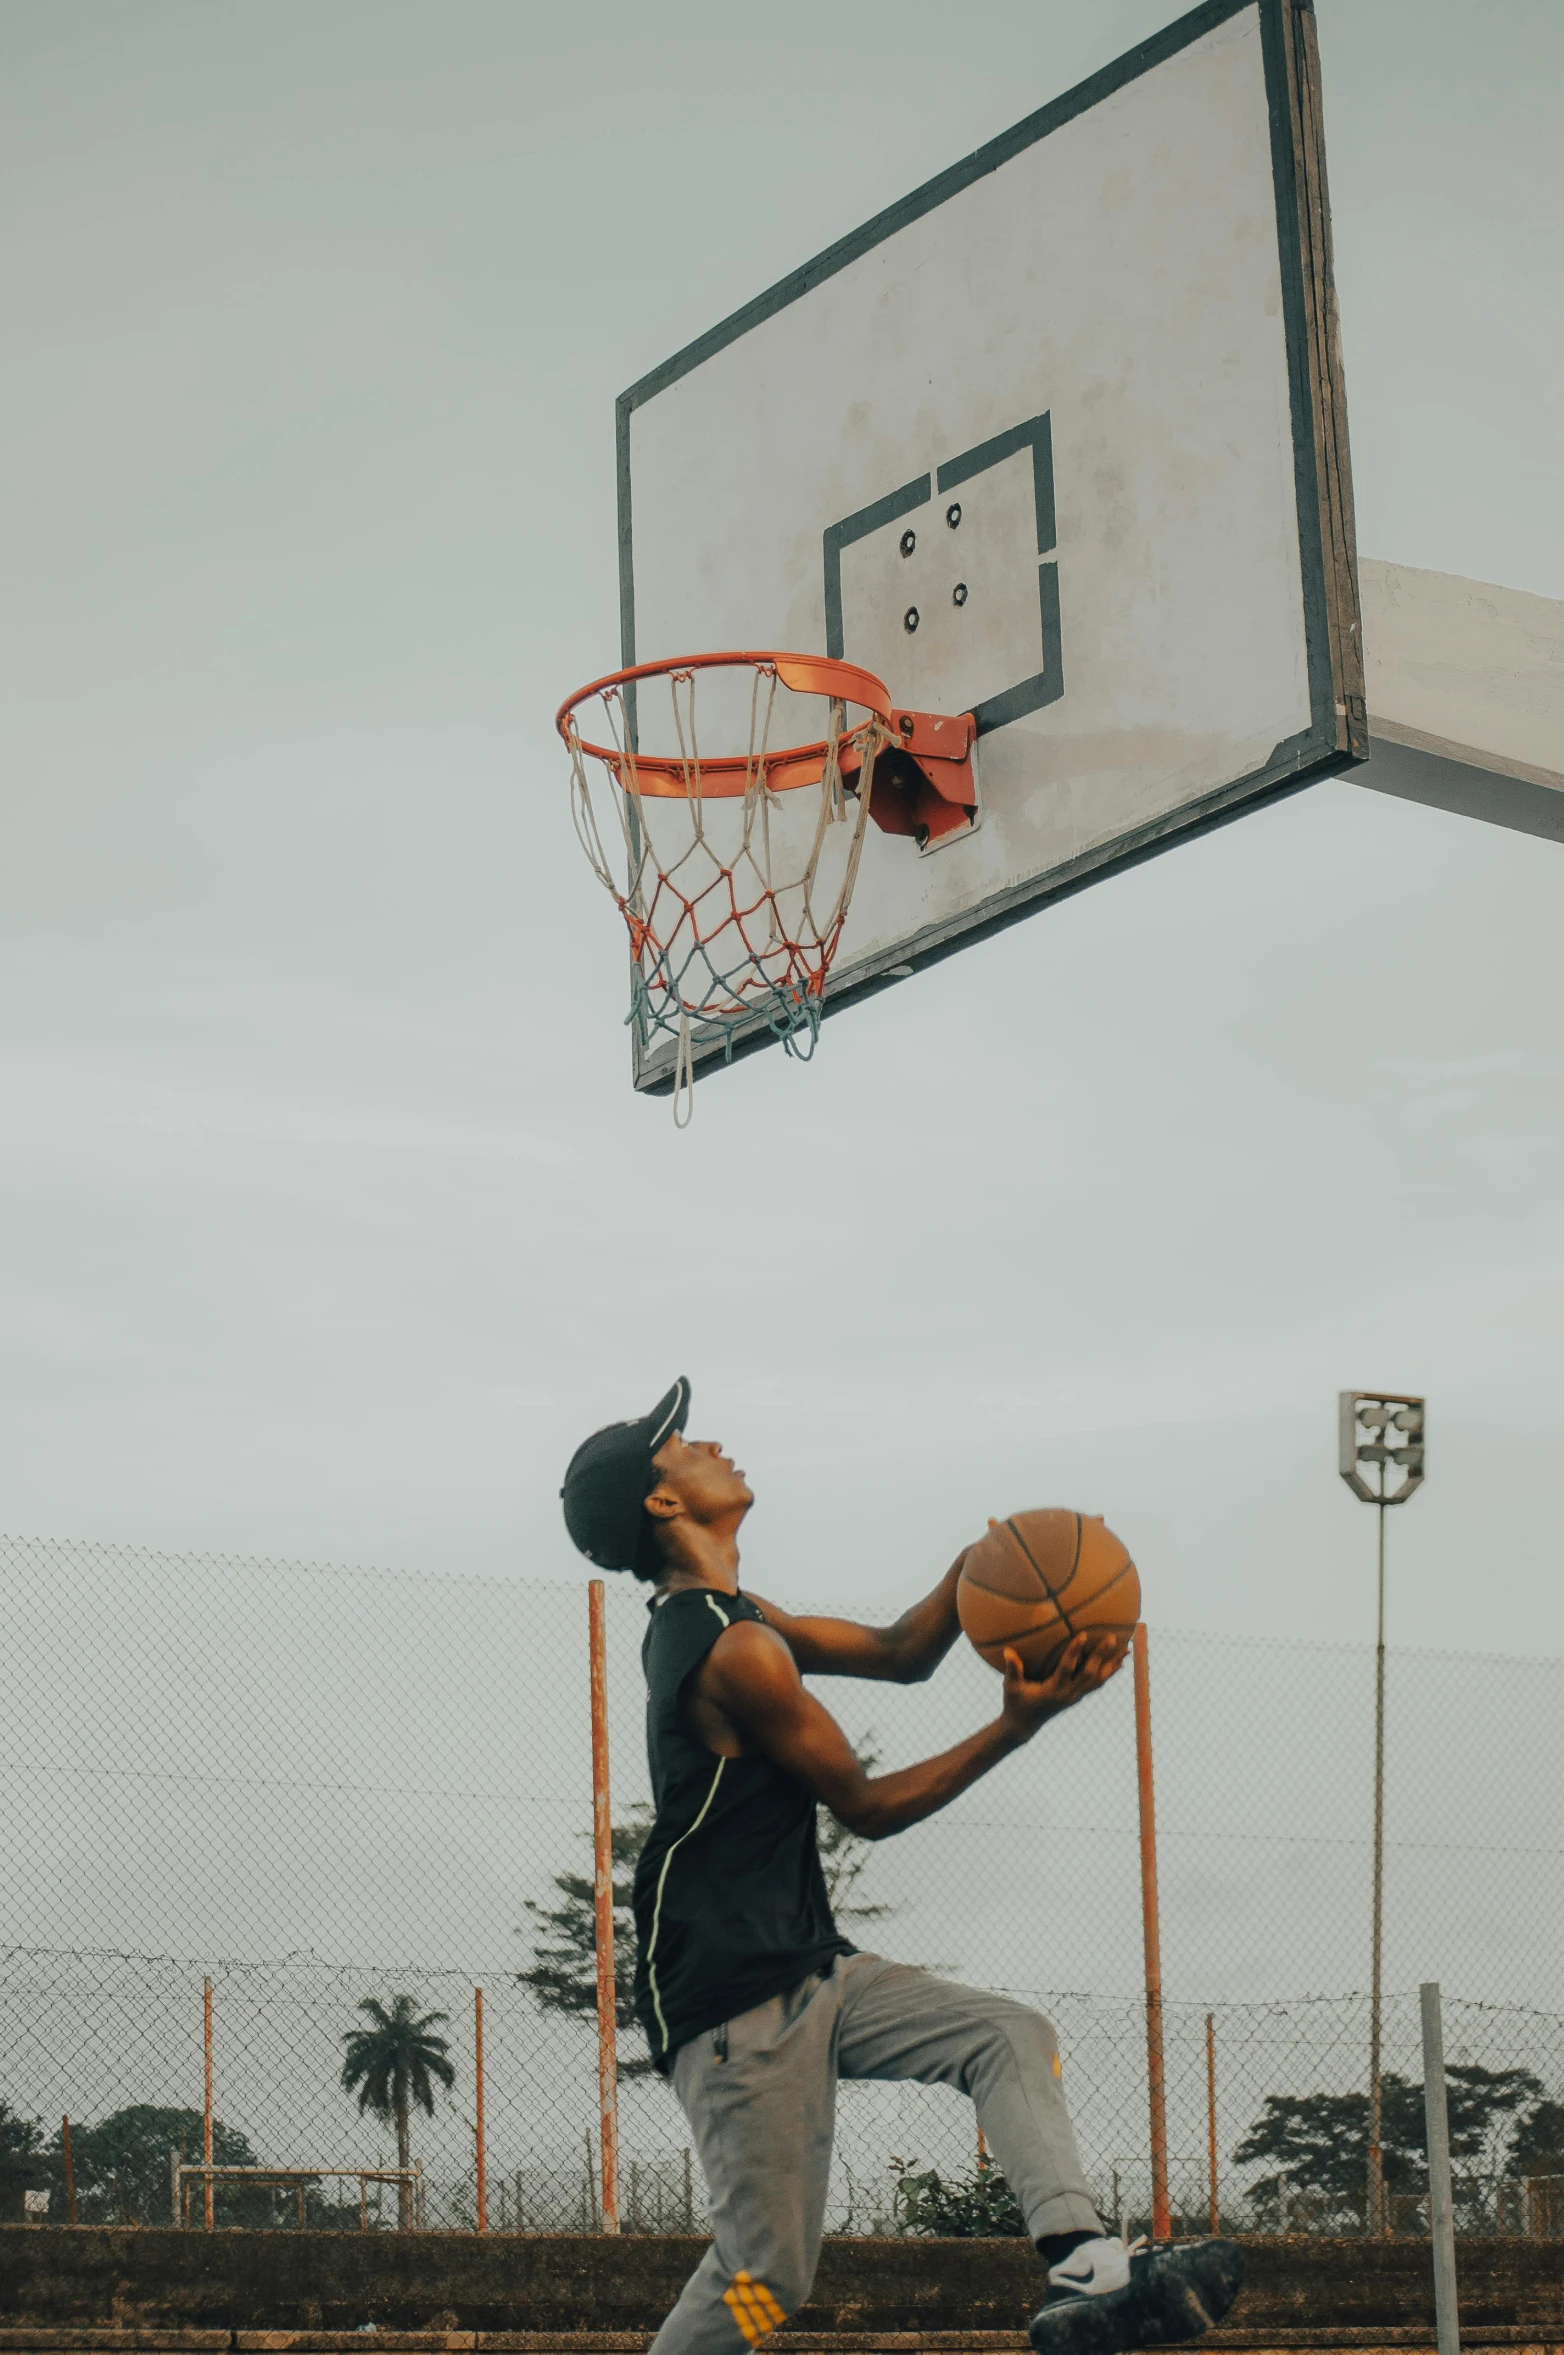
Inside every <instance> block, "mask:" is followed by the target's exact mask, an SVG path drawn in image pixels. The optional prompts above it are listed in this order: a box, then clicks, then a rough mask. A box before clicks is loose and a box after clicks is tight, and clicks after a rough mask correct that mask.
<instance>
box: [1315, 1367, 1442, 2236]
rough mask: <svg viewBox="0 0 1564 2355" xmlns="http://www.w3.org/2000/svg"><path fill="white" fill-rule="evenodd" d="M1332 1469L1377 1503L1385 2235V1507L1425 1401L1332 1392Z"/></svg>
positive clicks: (1374, 2027) (1373, 2061)
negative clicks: (1335, 1419) (1336, 1442)
mask: <svg viewBox="0 0 1564 2355" xmlns="http://www.w3.org/2000/svg"><path fill="white" fill-rule="evenodd" d="M1337 1406H1338V1410H1339V1421H1338V1426H1337V1428H1338V1434H1339V1450H1338V1455H1337V1466H1336V1468H1337V1470H1338V1471H1339V1472H1340V1474H1341V1476H1342V1478H1343V1480H1345V1482H1346V1483H1347V1486H1348V1487H1349V1488H1350V1489H1351V1491H1352V1493H1353V1495H1354V1496H1358V1497H1361V1498H1362V1499H1363V1502H1364V1503H1365V1504H1366V1505H1377V1506H1378V1508H1379V1632H1378V1637H1377V1641H1376V1644H1375V1650H1374V1932H1373V1938H1374V1952H1373V1959H1372V1961H1371V1964H1370V1968H1369V2133H1368V2229H1369V2231H1370V2232H1371V2233H1382V2232H1384V2230H1385V2228H1386V2219H1385V2153H1384V2145H1383V2142H1382V2140H1381V2134H1380V2128H1381V2120H1382V2114H1383V2102H1382V2099H1381V2090H1380V2067H1379V2045H1380V2035H1379V2013H1380V1992H1381V1960H1382V1956H1383V1951H1384V1928H1385V1512H1386V1508H1387V1507H1388V1506H1390V1505H1404V1504H1405V1503H1406V1501H1407V1498H1408V1497H1409V1496H1411V1495H1412V1493H1413V1491H1414V1490H1415V1489H1419V1488H1421V1487H1422V1485H1423V1429H1424V1422H1425V1412H1424V1410H1425V1406H1426V1401H1425V1400H1423V1399H1421V1398H1408V1397H1406V1396H1405V1395H1402V1394H1399V1393H1397V1392H1395V1391H1390V1390H1343V1391H1340V1392H1339V1393H1338V1394H1337Z"/></svg>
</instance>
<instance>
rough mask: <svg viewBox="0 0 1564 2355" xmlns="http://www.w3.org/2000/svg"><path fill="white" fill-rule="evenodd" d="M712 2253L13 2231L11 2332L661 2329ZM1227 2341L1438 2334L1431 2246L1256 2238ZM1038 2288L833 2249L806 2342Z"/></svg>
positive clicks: (1532, 2264) (939, 2259) (1541, 2314)
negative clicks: (1234, 2335) (1296, 2334)
mask: <svg viewBox="0 0 1564 2355" xmlns="http://www.w3.org/2000/svg"><path fill="white" fill-rule="evenodd" d="M705 2245H706V2244H705V2242H704V2241H702V2240H690V2239H682V2238H673V2237H668V2238H662V2237H652V2236H650V2235H648V2236H644V2237H643V2236H636V2237H633V2238H632V2237H629V2236H626V2237H625V2238H623V2239H620V2240H610V2239H605V2238H600V2237H597V2236H595V2235H574V2234H546V2235H539V2236H537V2237H530V2236H527V2237H523V2236H519V2235H498V2234H495V2235H490V2236H488V2237H487V2238H483V2239H480V2238H478V2237H477V2236H476V2235H474V2234H472V2233H439V2232H433V2233H408V2234H406V2235H403V2234H399V2233H370V2234H359V2233H316V2232H298V2233H295V2232H274V2233H261V2232H237V2231H229V2232H215V2233H204V2232H178V2231H175V2230H173V2229H171V2228H168V2229H154V2228H141V2229H136V2228H128V2227H122V2226H109V2225H80V2226H63V2227H62V2226H49V2225H20V2224H13V2225H3V2226H0V2324H5V2325H10V2326H13V2327H14V2326H16V2325H19V2324H28V2325H35V2326H40V2327H44V2328H53V2329H62V2328H71V2327H78V2326H86V2325H93V2324H97V2325H104V2324H115V2325H119V2326H120V2327H131V2328H140V2329H181V2328H182V2329H191V2328H208V2329H223V2328H226V2329H230V2330H264V2329H272V2330H279V2329H280V2330H304V2331H321V2330H356V2329H358V2328H359V2326H360V2325H362V2324H364V2323H366V2322H372V2323H374V2324H376V2325H377V2326H378V2327H379V2328H380V2329H382V2330H467V2331H471V2330H478V2331H506V2330H545V2331H557V2330H591V2331H647V2330H650V2329H653V2328H655V2326H656V2325H657V2323H658V2322H660V2321H661V2319H662V2317H663V2315H664V2314H665V2313H666V2312H667V2310H668V2308H669V2306H671V2305H672V2303H673V2301H674V2299H675V2297H676V2296H677V2295H678V2292H679V2289H680V2286H681V2285H682V2283H683V2282H684V2280H685V2277H686V2275H687V2274H689V2273H690V2271H691V2270H692V2269H693V2267H694V2265H695V2263H696V2261H697V2259H698V2258H699V2256H700V2255H701V2252H702V2250H703V2249H704V2247H705ZM1247 2246H1248V2251H1249V2279H1248V2283H1247V2285H1246V2287H1245V2289H1244V2292H1243V2295H1242V2297H1241V2299H1240V2300H1239V2302H1238V2304H1237V2305H1236V2306H1235V2307H1234V2308H1233V2310H1232V2313H1231V2314H1230V2315H1229V2316H1228V2318H1227V2324H1228V2328H1227V2330H1225V2331H1224V2333H1223V2335H1224V2337H1226V2336H1227V2335H1228V2333H1229V2332H1230V2331H1231V2330H1233V2329H1235V2328H1236V2329H1239V2330H1241V2331H1242V2332H1243V2334H1244V2335H1245V2336H1246V2337H1250V2338H1253V2337H1254V2336H1255V2335H1256V2334H1259V2335H1260V2336H1262V2337H1263V2336H1264V2334H1265V2333H1267V2332H1269V2331H1273V2330H1280V2331H1285V2332H1292V2331H1307V2332H1311V2333H1312V2332H1315V2331H1320V2330H1352V2331H1364V2330H1369V2331H1384V2330H1389V2331H1394V2330H1400V2331H1407V2330H1416V2331H1424V2330H1428V2331H1431V2327H1432V2323H1433V2274H1432V2266H1431V2263H1430V2257H1429V2245H1428V2243H1427V2242H1426V2241H1416V2240H1404V2241H1380V2242H1365V2241H1352V2240H1343V2241H1326V2240H1314V2239H1303V2238H1299V2239H1289V2240H1280V2239H1277V2240H1252V2241H1250V2242H1249V2243H1248V2244H1247ZM1460 2277H1461V2312H1462V2320H1463V2323H1465V2324H1467V2325H1471V2326H1485V2325H1486V2326H1509V2327H1510V2328H1511V2329H1513V2330H1516V2331H1522V2330H1524V2331H1526V2332H1534V2333H1535V2334H1536V2335H1537V2336H1538V2338H1547V2337H1550V2336H1554V2335H1557V2334H1558V2333H1559V2332H1560V2331H1561V2329H1564V2242H1556V2241H1555V2242H1547V2241H1531V2240H1472V2241H1465V2242H1463V2243H1462V2244H1461V2250H1460ZM1038 2288H1039V2275H1038V2268H1037V2264H1036V2260H1035V2259H1034V2258H1033V2256H1032V2254H1031V2251H1030V2250H1029V2249H1028V2248H1027V2247H1026V2245H1025V2244H1024V2243H1023V2242H1020V2241H922V2240H828V2241H827V2242H826V2244H825V2251H824V2254H823V2256H822V2259H821V2264H820V2271H819V2275H818V2277H817V2279H816V2282H815V2289H814V2295H813V2297H812V2298H811V2299H810V2302H809V2304H808V2305H807V2306H806V2307H804V2308H803V2309H801V2311H800V2312H799V2313H798V2315H797V2316H795V2317H794V2327H796V2328H798V2329H801V2330H809V2329H813V2330H835V2331H843V2330H848V2331H909V2330H913V2331H952V2330H1007V2331H1008V2330H1015V2329H1017V2328H1019V2327H1021V2326H1022V2325H1024V2323H1025V2321H1026V2318H1027V2316H1028V2314H1029V2313H1030V2311H1031V2309H1032V2307H1033V2305H1034V2304H1035V2303H1036V2300H1037V2293H1038Z"/></svg>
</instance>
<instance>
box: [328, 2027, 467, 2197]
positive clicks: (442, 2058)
mask: <svg viewBox="0 0 1564 2355" xmlns="http://www.w3.org/2000/svg"><path fill="white" fill-rule="evenodd" d="M358 2008H359V2010H360V2011H361V2012H366V2013H367V2014H368V2015H369V2017H370V2019H371V2020H373V2022H374V2026H373V2027H372V2028H350V2029H349V2030H348V2033H347V2034H346V2036H344V2037H343V2039H342V2041H343V2043H344V2044H345V2045H346V2046H347V2059H346V2060H345V2061H344V2062H343V2064H342V2083H343V2085H344V2087H345V2088H346V2090H347V2091H348V2092H349V2093H352V2092H354V2091H355V2090H356V2091H357V2094H358V2106H359V2108H360V2110H372V2111H373V2112H374V2114H375V2116H376V2117H377V2118H388V2119H393V2120H394V2121H395V2124H396V2163H397V2165H398V2167H400V2168H401V2169H402V2171H403V2173H404V2176H405V2174H406V2171H407V2169H408V2168H409V2167H410V2166H411V2165H412V2160H411V2157H410V2155H409V2153H410V2147H411V2145H410V2136H409V2133H408V2111H409V2108H410V2106H411V2104H412V2103H413V2102H416V2103H417V2104H418V2106H419V2108H420V2109H421V2110H422V2111H423V2112H424V2113H425V2115H426V2116H427V2117H431V2118H432V2117H433V2116H434V2081H435V2079H436V2078H438V2079H439V2081H440V2083H441V2084H442V2085H443V2086H445V2087H446V2088H447V2090H449V2088H450V2087H451V2086H452V2085H454V2084H455V2082H456V2071H455V2070H454V2069H453V2068H452V2066H451V2064H450V2062H449V2061H448V2060H447V2058H446V2051H447V2046H446V2041H445V2038H444V2037H443V2036H435V2035H432V2034H431V2033H430V2031H431V2030H432V2029H433V2028H434V2027H435V2026H436V2025H437V2024H440V2023H443V2022H444V2021H445V2019H446V2018H447V2017H448V2015H447V2014H446V2013H445V2012H425V2013H424V2015H423V2017H422V2018H421V2019H420V2018H419V2016H418V2015H417V2014H416V2013H415V2012H414V2010H413V1999H412V1997H411V1996H410V1995H398V1996H396V1997H394V1998H393V1999H392V2004H391V2009H390V2010H389V2011H387V2010H386V2008H385V2006H384V2004H381V2003H377V2002H376V2001H375V1999H374V1997H373V1996H372V1995H370V1996H366V1997H365V1999H364V2001H363V2002H362V2003H361V2004H360V2005H359V2007H358ZM396 2193H397V2198H396V2213H397V2228H398V2230H399V2231H401V2232H408V2231H410V2230H411V2229H412V2223H413V2187H412V2185H411V2184H410V2183H407V2182H405V2181H404V2182H402V2183H399V2184H398V2185H397V2187H396Z"/></svg>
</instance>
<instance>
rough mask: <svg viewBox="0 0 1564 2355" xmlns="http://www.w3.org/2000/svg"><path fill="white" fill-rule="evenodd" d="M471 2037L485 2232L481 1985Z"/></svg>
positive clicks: (474, 1996)
mask: <svg viewBox="0 0 1564 2355" xmlns="http://www.w3.org/2000/svg"><path fill="white" fill-rule="evenodd" d="M472 2037H473V2094H474V2100H475V2102H476V2105H477V2106H476V2109H475V2111H474V2127H473V2139H474V2140H475V2142H476V2143H477V2146H478V2230H479V2231H480V2232H487V2231H488V2229H489V2185H488V2167H487V2156H488V2154H487V2152H486V2151H485V2149H484V2133H483V1989H482V1988H481V1987H475V1988H474V1989H473V1991H472Z"/></svg>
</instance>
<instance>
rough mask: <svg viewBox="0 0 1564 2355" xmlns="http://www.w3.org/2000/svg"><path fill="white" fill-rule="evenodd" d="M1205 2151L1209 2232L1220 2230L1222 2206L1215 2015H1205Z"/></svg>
mask: <svg viewBox="0 0 1564 2355" xmlns="http://www.w3.org/2000/svg"><path fill="white" fill-rule="evenodd" d="M1206 2151H1207V2156H1208V2158H1209V2161H1210V2168H1211V2230H1212V2231H1213V2233H1217V2232H1220V2231H1221V2229H1222V2204H1221V2200H1220V2197H1219V2195H1218V2191H1217V2176H1216V2015H1215V2013H1214V2012H1207V2014H1206Z"/></svg>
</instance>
